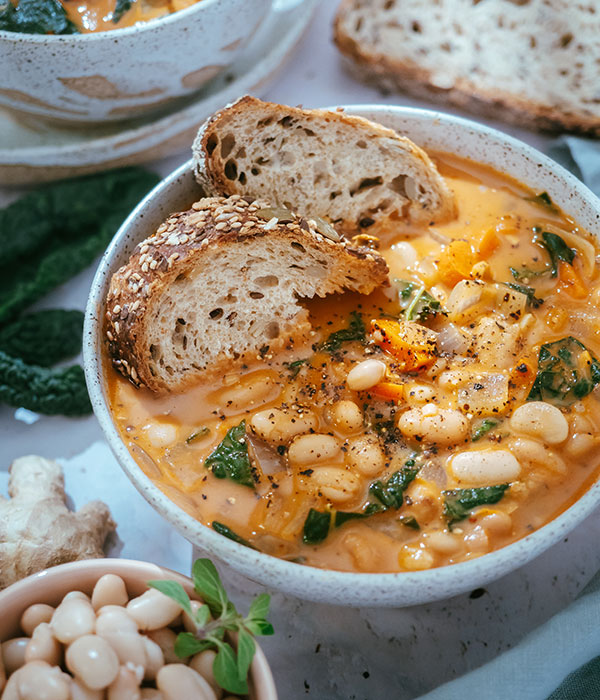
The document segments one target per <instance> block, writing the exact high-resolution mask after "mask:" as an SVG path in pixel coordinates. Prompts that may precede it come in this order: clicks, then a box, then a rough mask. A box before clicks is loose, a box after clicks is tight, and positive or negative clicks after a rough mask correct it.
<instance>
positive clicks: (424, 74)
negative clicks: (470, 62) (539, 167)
mask: <svg viewBox="0 0 600 700" xmlns="http://www.w3.org/2000/svg"><path fill="white" fill-rule="evenodd" d="M354 1H355V0H342V3H341V4H340V7H339V8H338V11H337V13H336V16H335V19H334V24H333V39H334V43H335V44H336V45H337V47H338V49H339V50H340V52H341V53H342V54H343V55H344V56H345V57H346V58H347V59H348V64H347V65H348V68H349V69H350V71H351V72H352V73H353V74H354V75H355V76H356V77H357V78H358V79H359V80H361V81H363V82H368V83H369V84H373V82H375V83H376V84H377V85H378V86H379V87H380V88H382V89H384V90H392V91H398V92H404V93H407V94H410V95H412V96H414V97H418V98H422V99H426V100H431V101H432V102H436V103H438V104H441V105H452V106H456V107H460V108H461V109H464V110H465V111H467V112H471V113H473V114H477V115H480V116H483V117H486V118H489V119H500V120H503V121H506V122H508V123H510V124H516V125H518V126H523V127H528V128H531V129H535V130H539V131H549V132H560V131H569V132H573V133H579V134H582V135H585V136H592V137H598V136H600V120H599V119H597V118H594V117H593V116H588V115H586V114H582V113H576V112H567V111H564V110H561V109H558V108H557V107H555V106H554V105H551V104H544V103H540V102H535V101H534V100H533V99H523V98H522V97H519V96H518V95H514V94H511V93H509V92H506V91H503V90H498V89H495V88H494V87H493V86H492V87H491V88H490V89H489V90H482V89H481V88H478V87H477V86H475V85H474V84H473V83H472V82H471V81H470V80H469V79H468V78H466V77H460V78H457V79H456V80H455V82H454V85H453V86H452V87H450V88H441V87H437V86H435V85H434V84H433V83H432V80H431V77H432V72H431V71H429V70H427V69H425V68H423V67H421V66H419V65H418V64H417V63H416V62H415V61H411V60H404V61H401V60H396V59H394V58H392V57H390V56H386V55H384V54H380V53H376V52H371V51H369V50H368V49H367V48H366V47H364V46H361V44H360V43H359V42H358V41H357V40H356V39H354V38H353V37H352V36H350V35H349V34H348V33H346V31H345V30H344V21H345V20H346V15H347V14H348V13H349V12H350V11H351V9H352V5H353V4H354Z"/></svg>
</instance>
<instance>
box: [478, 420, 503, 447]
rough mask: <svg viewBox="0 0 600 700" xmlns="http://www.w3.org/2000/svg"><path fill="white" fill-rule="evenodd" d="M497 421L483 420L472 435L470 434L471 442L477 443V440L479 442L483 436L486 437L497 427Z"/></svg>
mask: <svg viewBox="0 0 600 700" xmlns="http://www.w3.org/2000/svg"><path fill="white" fill-rule="evenodd" d="M498 423H499V421H497V420H492V419H491V418H485V419H484V420H482V421H481V423H480V424H479V425H478V426H477V427H476V428H475V430H474V431H473V433H472V434H471V440H472V441H473V442H477V440H481V438H482V437H483V436H484V435H487V434H488V433H489V432H490V430H491V429H492V428H495V427H496V426H497V425H498Z"/></svg>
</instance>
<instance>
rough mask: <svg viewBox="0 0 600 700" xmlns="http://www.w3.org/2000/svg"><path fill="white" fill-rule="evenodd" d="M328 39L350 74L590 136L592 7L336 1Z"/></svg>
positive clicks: (598, 11) (598, 121) (598, 111)
mask: <svg viewBox="0 0 600 700" xmlns="http://www.w3.org/2000/svg"><path fill="white" fill-rule="evenodd" d="M334 38H335V42H336V44H337V46H338V48H339V49H340V51H341V52H342V53H343V54H345V55H346V56H347V57H349V58H350V59H351V60H352V62H353V64H354V66H355V69H356V71H357V73H358V76H359V77H361V78H363V79H366V80H368V81H369V82H371V83H372V82H373V81H376V82H378V83H379V84H380V85H382V86H383V87H386V88H388V89H389V88H392V89H397V90H400V91H401V92H407V93H409V94H412V95H415V96H417V97H421V98H426V99H431V100H434V101H436V102H439V103H441V104H453V105H457V106H458V107H461V108H463V109H465V110H467V111H470V112H474V113H476V114H481V115H483V116H486V117H489V118H494V119H504V120H507V121H510V122H514V123H516V124H519V125H520V126H525V127H530V128H534V129H544V130H566V131H573V132H579V133H582V134H588V135H590V136H600V5H599V4H598V3H597V2H591V1H588V2H569V0H435V1H431V2H423V1H422V0H343V2H342V3H341V5H340V8H339V10H338V13H337V16H336V19H335V23H334Z"/></svg>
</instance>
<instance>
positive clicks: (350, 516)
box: [333, 510, 371, 527]
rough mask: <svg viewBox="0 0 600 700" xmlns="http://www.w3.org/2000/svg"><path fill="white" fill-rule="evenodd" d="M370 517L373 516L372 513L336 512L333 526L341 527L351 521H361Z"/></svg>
mask: <svg viewBox="0 0 600 700" xmlns="http://www.w3.org/2000/svg"><path fill="white" fill-rule="evenodd" d="M368 515H371V513H365V512H364V511H354V512H347V511H342V510H336V511H334V512H333V526H334V527H341V526H342V525H343V524H344V523H347V522H348V521H349V520H360V519H362V518H366V517H367V516H368Z"/></svg>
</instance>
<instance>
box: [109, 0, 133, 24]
mask: <svg viewBox="0 0 600 700" xmlns="http://www.w3.org/2000/svg"><path fill="white" fill-rule="evenodd" d="M134 2H135V0H116V2H115V9H114V10H113V13H112V21H113V22H114V23H115V24H117V22H119V21H120V20H121V18H122V17H123V15H124V14H125V13H126V12H127V11H128V10H130V9H131V6H132V5H133V3H134Z"/></svg>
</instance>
